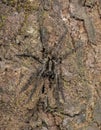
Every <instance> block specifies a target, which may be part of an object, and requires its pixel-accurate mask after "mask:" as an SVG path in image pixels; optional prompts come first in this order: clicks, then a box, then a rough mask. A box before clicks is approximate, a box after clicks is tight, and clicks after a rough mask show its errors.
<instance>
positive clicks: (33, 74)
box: [20, 73, 35, 93]
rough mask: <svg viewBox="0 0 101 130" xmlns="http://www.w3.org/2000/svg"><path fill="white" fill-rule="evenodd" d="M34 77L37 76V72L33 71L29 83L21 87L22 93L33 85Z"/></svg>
mask: <svg viewBox="0 0 101 130" xmlns="http://www.w3.org/2000/svg"><path fill="white" fill-rule="evenodd" d="M34 78H35V73H32V75H31V76H30V77H29V79H28V81H27V83H26V84H25V85H24V86H23V87H22V88H21V91H20V93H22V92H24V91H25V90H27V89H28V87H29V85H31V83H32V81H33V79H34Z"/></svg>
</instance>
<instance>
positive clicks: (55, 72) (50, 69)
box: [16, 27, 80, 102]
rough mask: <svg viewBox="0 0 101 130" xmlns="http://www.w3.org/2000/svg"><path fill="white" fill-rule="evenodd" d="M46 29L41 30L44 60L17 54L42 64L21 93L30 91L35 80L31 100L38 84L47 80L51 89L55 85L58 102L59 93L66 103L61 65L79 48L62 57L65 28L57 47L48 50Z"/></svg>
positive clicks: (29, 55)
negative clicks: (61, 47) (61, 50)
mask: <svg viewBox="0 0 101 130" xmlns="http://www.w3.org/2000/svg"><path fill="white" fill-rule="evenodd" d="M44 32H45V28H44V27H42V28H41V29H40V41H41V43H42V51H41V52H42V58H39V57H37V56H34V55H31V54H25V53H24V54H17V55H16V56H18V57H30V58H32V59H33V60H34V61H37V62H38V63H39V64H41V67H40V68H38V69H37V71H36V73H34V72H32V75H31V76H30V77H29V79H28V81H27V83H26V84H25V85H24V86H23V87H22V89H21V92H24V91H25V90H27V89H28V87H29V85H30V84H32V81H33V79H35V85H34V87H33V89H32V91H31V94H30V97H29V99H28V101H29V100H31V98H32V96H33V94H34V93H35V92H36V89H38V86H39V85H38V83H39V82H40V80H41V79H42V80H43V81H45V79H47V80H48V81H49V87H50V88H51V87H52V85H53V84H55V87H54V92H55V94H54V96H55V99H56V102H59V100H60V96H59V92H60V93H61V96H62V99H63V100H64V101H65V97H64V94H63V81H62V69H61V64H62V60H64V59H66V57H67V56H68V55H69V54H71V53H73V52H75V50H76V49H78V48H79V47H80V46H79V47H76V48H75V49H72V50H71V51H70V52H68V53H66V54H65V55H62V56H61V55H60V54H59V49H60V46H61V45H62V42H63V39H64V37H65V36H66V34H67V28H65V31H64V33H63V34H62V36H61V37H60V38H59V40H58V42H57V45H56V46H54V47H53V48H51V49H47V47H46V46H45V44H44V42H45V41H46V39H45V36H44V35H45V34H44ZM44 87H45V84H44V83H43V85H42V87H41V90H42V93H44Z"/></svg>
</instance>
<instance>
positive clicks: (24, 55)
mask: <svg viewBox="0 0 101 130" xmlns="http://www.w3.org/2000/svg"><path fill="white" fill-rule="evenodd" d="M16 56H18V57H30V58H33V59H34V60H36V61H37V62H38V63H41V64H43V63H42V60H41V59H39V58H38V57H36V56H34V55H30V54H25V53H24V54H17V55H16Z"/></svg>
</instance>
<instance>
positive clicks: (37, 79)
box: [28, 68, 43, 102]
mask: <svg viewBox="0 0 101 130" xmlns="http://www.w3.org/2000/svg"><path fill="white" fill-rule="evenodd" d="M38 71H39V70H38ZM42 72H43V68H41V70H40V71H39V72H37V76H36V79H35V85H34V87H33V89H32V91H31V94H30V96H29V98H28V102H29V100H31V99H32V96H33V94H34V93H35V91H36V89H37V88H38V87H39V86H40V83H41V81H42Z"/></svg>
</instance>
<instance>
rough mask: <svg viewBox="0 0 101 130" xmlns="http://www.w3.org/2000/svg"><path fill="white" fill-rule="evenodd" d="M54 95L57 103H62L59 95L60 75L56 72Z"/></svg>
mask: <svg viewBox="0 0 101 130" xmlns="http://www.w3.org/2000/svg"><path fill="white" fill-rule="evenodd" d="M54 89H55V90H54V97H55V100H56V104H57V105H60V96H59V91H58V89H59V82H58V75H57V74H56V86H55V88H54Z"/></svg>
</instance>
